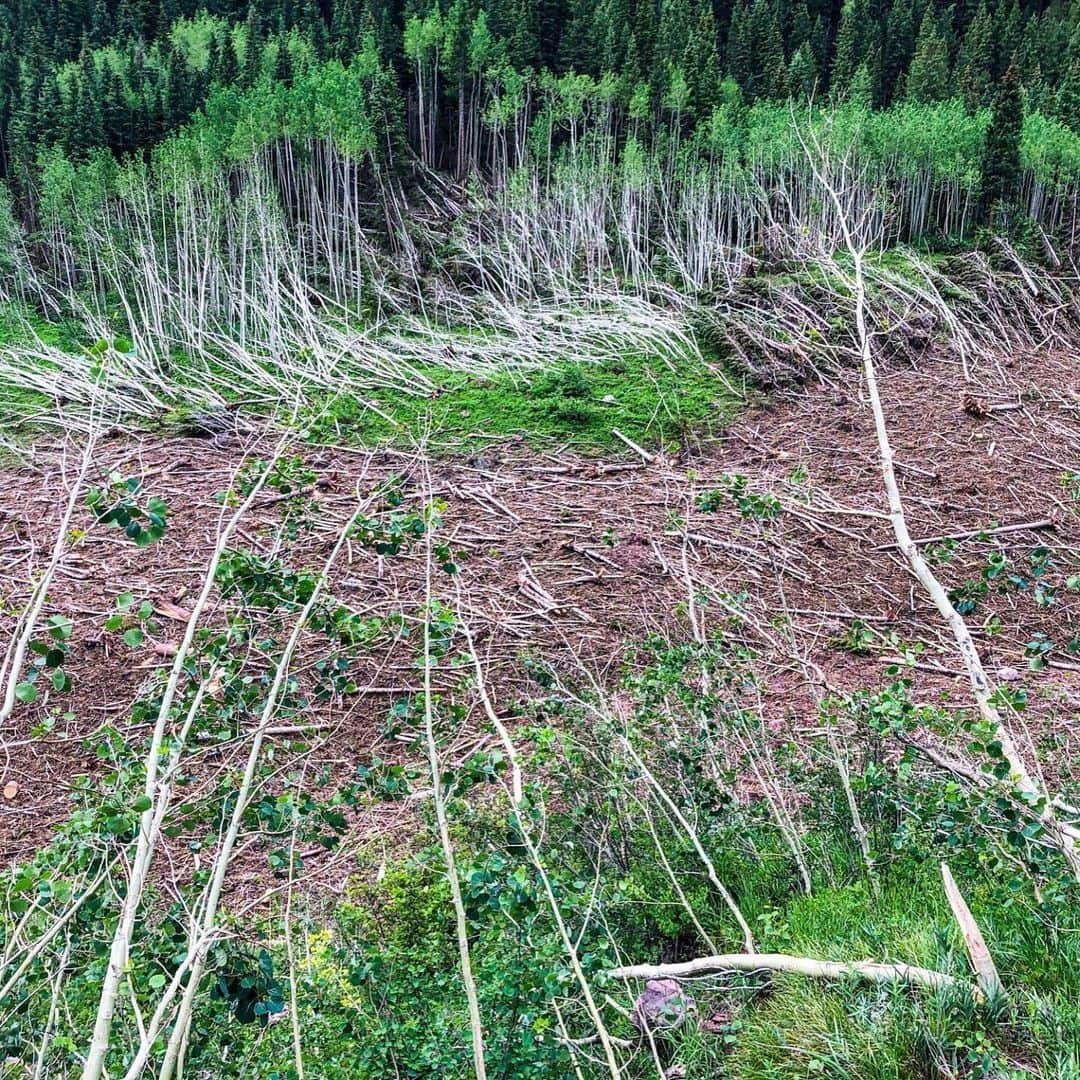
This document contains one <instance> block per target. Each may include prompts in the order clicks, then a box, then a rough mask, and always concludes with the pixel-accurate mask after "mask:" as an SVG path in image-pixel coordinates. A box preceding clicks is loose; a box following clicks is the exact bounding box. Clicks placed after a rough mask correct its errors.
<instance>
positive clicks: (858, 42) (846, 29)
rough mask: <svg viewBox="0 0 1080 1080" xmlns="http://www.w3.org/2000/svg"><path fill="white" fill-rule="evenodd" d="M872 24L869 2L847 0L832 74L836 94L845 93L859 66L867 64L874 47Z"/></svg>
mask: <svg viewBox="0 0 1080 1080" xmlns="http://www.w3.org/2000/svg"><path fill="white" fill-rule="evenodd" d="M869 23H870V19H869V11H868V8H867V3H866V0H844V6H843V8H842V9H841V13H840V29H839V30H838V31H837V34H836V51H835V53H834V54H833V62H832V70H831V71H830V73H829V85H830V86H831V87H832V89H833V92H834V93H836V94H843V93H844V92H845V91H846V90H847V89H848V87H849V86H850V84H851V80H852V79H853V78H854V76H855V72H856V71H857V70H858V68H859V65H860V64H862V63H865V61H866V53H867V50H868V48H869V46H870V25H869Z"/></svg>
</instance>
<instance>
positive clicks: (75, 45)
mask: <svg viewBox="0 0 1080 1080" xmlns="http://www.w3.org/2000/svg"><path fill="white" fill-rule="evenodd" d="M87 14H88V12H87V10H86V4H85V3H84V0H58V3H57V5H56V19H55V22H54V23H53V47H54V51H53V55H54V56H55V57H56V59H57V60H70V59H73V58H74V57H76V56H78V55H79V49H80V47H81V45H82V39H83V34H84V33H85V32H86V30H87V22H88V20H87V19H86V15H87Z"/></svg>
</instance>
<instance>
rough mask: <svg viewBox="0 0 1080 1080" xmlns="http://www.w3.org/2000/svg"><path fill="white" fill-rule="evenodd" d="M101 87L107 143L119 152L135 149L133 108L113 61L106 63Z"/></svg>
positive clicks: (104, 134)
mask: <svg viewBox="0 0 1080 1080" xmlns="http://www.w3.org/2000/svg"><path fill="white" fill-rule="evenodd" d="M99 85H100V88H101V91H100V93H101V129H102V134H103V136H104V140H105V145H107V146H108V147H109V148H110V149H111V150H113V151H115V152H116V153H118V154H122V153H126V152H127V151H128V150H132V149H134V147H133V146H132V145H131V141H130V140H131V127H132V124H131V110H130V109H129V108H128V103H127V97H126V94H125V91H124V83H123V80H122V79H121V78H120V76H119V75H118V74H117V73H116V70H115V69H114V68H113V66H112V64H111V63H106V64H105V67H104V69H103V71H102V74H101V78H100V80H99Z"/></svg>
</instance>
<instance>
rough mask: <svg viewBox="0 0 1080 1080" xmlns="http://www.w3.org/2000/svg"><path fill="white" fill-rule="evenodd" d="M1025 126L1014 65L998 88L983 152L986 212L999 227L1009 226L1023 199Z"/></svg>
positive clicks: (983, 195)
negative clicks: (1020, 194)
mask: <svg viewBox="0 0 1080 1080" xmlns="http://www.w3.org/2000/svg"><path fill="white" fill-rule="evenodd" d="M1023 126H1024V105H1023V101H1022V100H1021V98H1020V73H1019V71H1018V70H1017V67H1016V65H1015V64H1010V65H1009V69H1008V70H1007V71H1006V72H1005V74H1004V75H1003V76H1002V77H1001V79H1000V81H999V82H998V85H997V94H996V96H995V98H994V112H993V115H992V117H991V119H990V127H989V128H988V129H987V132H986V144H985V146H984V148H983V160H982V204H983V212H984V214H985V215H986V217H987V219H988V220H989V221H990V222H991V223H992V224H993V225H995V226H997V225H1007V224H1008V223H1009V220H1010V218H1011V216H1012V212H1013V211H1014V210H1015V207H1016V204H1017V201H1018V198H1019V188H1020V136H1021V133H1022V130H1023Z"/></svg>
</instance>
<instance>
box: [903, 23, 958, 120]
mask: <svg viewBox="0 0 1080 1080" xmlns="http://www.w3.org/2000/svg"><path fill="white" fill-rule="evenodd" d="M905 93H906V97H907V100H908V101H915V102H928V101H941V100H942V99H943V98H946V97H948V96H949V54H948V48H947V46H946V44H945V40H944V38H942V36H941V33H940V31H939V30H938V23H937V19H936V18H935V17H934V14H933V12H932V11H927V12H926V14H925V15H923V18H922V24H921V25H920V27H919V36H918V39H917V40H916V42H915V55H914V56H913V57H912V58H911V67H910V68H909V69H908V73H907V81H906V84H905Z"/></svg>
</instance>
